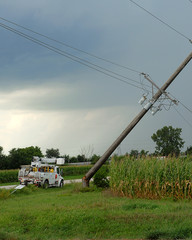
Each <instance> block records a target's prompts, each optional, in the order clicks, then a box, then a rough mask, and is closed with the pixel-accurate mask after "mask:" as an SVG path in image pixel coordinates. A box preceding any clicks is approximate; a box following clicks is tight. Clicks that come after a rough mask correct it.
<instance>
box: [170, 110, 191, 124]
mask: <svg viewBox="0 0 192 240" xmlns="http://www.w3.org/2000/svg"><path fill="white" fill-rule="evenodd" d="M174 109H175V111H176V112H177V113H178V114H179V115H180V117H181V118H182V119H183V120H184V121H185V122H186V123H187V124H188V125H189V126H190V127H191V128H192V124H191V123H190V122H189V121H188V120H187V119H186V118H184V117H183V115H182V114H181V113H180V112H179V111H178V110H177V109H176V107H175V106H174Z"/></svg>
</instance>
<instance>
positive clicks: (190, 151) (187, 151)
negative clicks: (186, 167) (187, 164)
mask: <svg viewBox="0 0 192 240" xmlns="http://www.w3.org/2000/svg"><path fill="white" fill-rule="evenodd" d="M185 154H187V155H192V146H190V147H188V148H187V150H186V152H185Z"/></svg>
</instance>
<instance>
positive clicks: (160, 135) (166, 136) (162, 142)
mask: <svg viewBox="0 0 192 240" xmlns="http://www.w3.org/2000/svg"><path fill="white" fill-rule="evenodd" d="M181 132H182V129H181V128H173V127H172V126H169V127H167V126H165V127H163V128H161V129H159V130H157V132H156V133H154V134H153V135H152V136H151V138H152V140H153V141H154V142H155V143H156V147H155V149H156V151H155V153H156V154H160V155H163V156H168V155H169V154H171V155H176V156H178V155H179V153H180V151H181V148H182V147H183V145H184V141H183V140H182V138H181V137H180V135H181Z"/></svg>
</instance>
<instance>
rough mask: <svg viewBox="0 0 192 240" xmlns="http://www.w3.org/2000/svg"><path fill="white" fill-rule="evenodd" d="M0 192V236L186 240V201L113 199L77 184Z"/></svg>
mask: <svg viewBox="0 0 192 240" xmlns="http://www.w3.org/2000/svg"><path fill="white" fill-rule="evenodd" d="M10 191H11V190H9V191H6V190H3V191H0V212H1V214H0V239H1V240H5V239H14V240H24V239H25V240H29V239H30V240H40V239H41V240H44V239H46V240H47V239H54V240H59V239H191V238H192V218H191V215H192V204H191V202H190V201H177V202H175V201H171V200H161V201H160V200H143V199H128V198H126V197H116V196H114V195H112V193H111V192H110V191H109V190H105V191H100V190H97V189H95V188H94V187H91V188H89V189H82V188H81V184H71V185H66V186H64V187H63V188H62V189H59V188H50V189H47V190H44V189H42V188H40V189H38V188H36V187H35V186H29V187H26V188H24V189H23V190H20V191H17V192H15V193H14V194H13V195H9V193H10Z"/></svg>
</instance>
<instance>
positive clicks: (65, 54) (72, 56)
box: [0, 23, 142, 89]
mask: <svg viewBox="0 0 192 240" xmlns="http://www.w3.org/2000/svg"><path fill="white" fill-rule="evenodd" d="M0 26H1V27H3V28H4V29H7V30H9V31H11V32H13V33H15V34H17V35H19V36H21V37H24V38H26V39H28V40H30V41H32V42H34V43H36V44H38V45H41V46H43V47H45V48H47V49H49V50H51V51H53V52H56V53H58V54H60V55H62V56H65V57H66V58H69V59H71V60H73V61H75V62H78V63H80V64H81V65H84V66H87V67H89V68H91V69H94V70H96V71H98V72H100V73H103V74H105V75H107V76H109V77H112V78H114V79H116V80H118V81H121V82H124V83H126V84H129V85H131V86H134V87H136V88H139V89H142V87H140V86H138V85H135V84H133V83H129V82H128V81H126V80H124V79H127V80H129V81H133V82H135V83H137V84H140V83H139V82H137V81H136V80H133V79H131V78H128V77H125V76H123V75H120V74H117V73H115V72H113V71H110V70H108V69H106V68H103V67H101V66H99V65H96V64H93V63H91V62H90V61H87V60H84V59H82V58H80V57H77V56H75V55H73V54H70V53H67V52H65V51H63V50H60V49H58V48H56V47H54V46H52V45H50V44H47V43H45V42H43V41H40V40H38V39H36V38H34V37H31V36H29V35H27V34H25V33H23V32H20V31H18V30H16V29H14V28H11V27H9V26H7V25H5V24H2V23H0ZM112 74H114V75H116V76H114V75H112ZM120 77H122V78H124V79H122V78H120Z"/></svg>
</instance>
